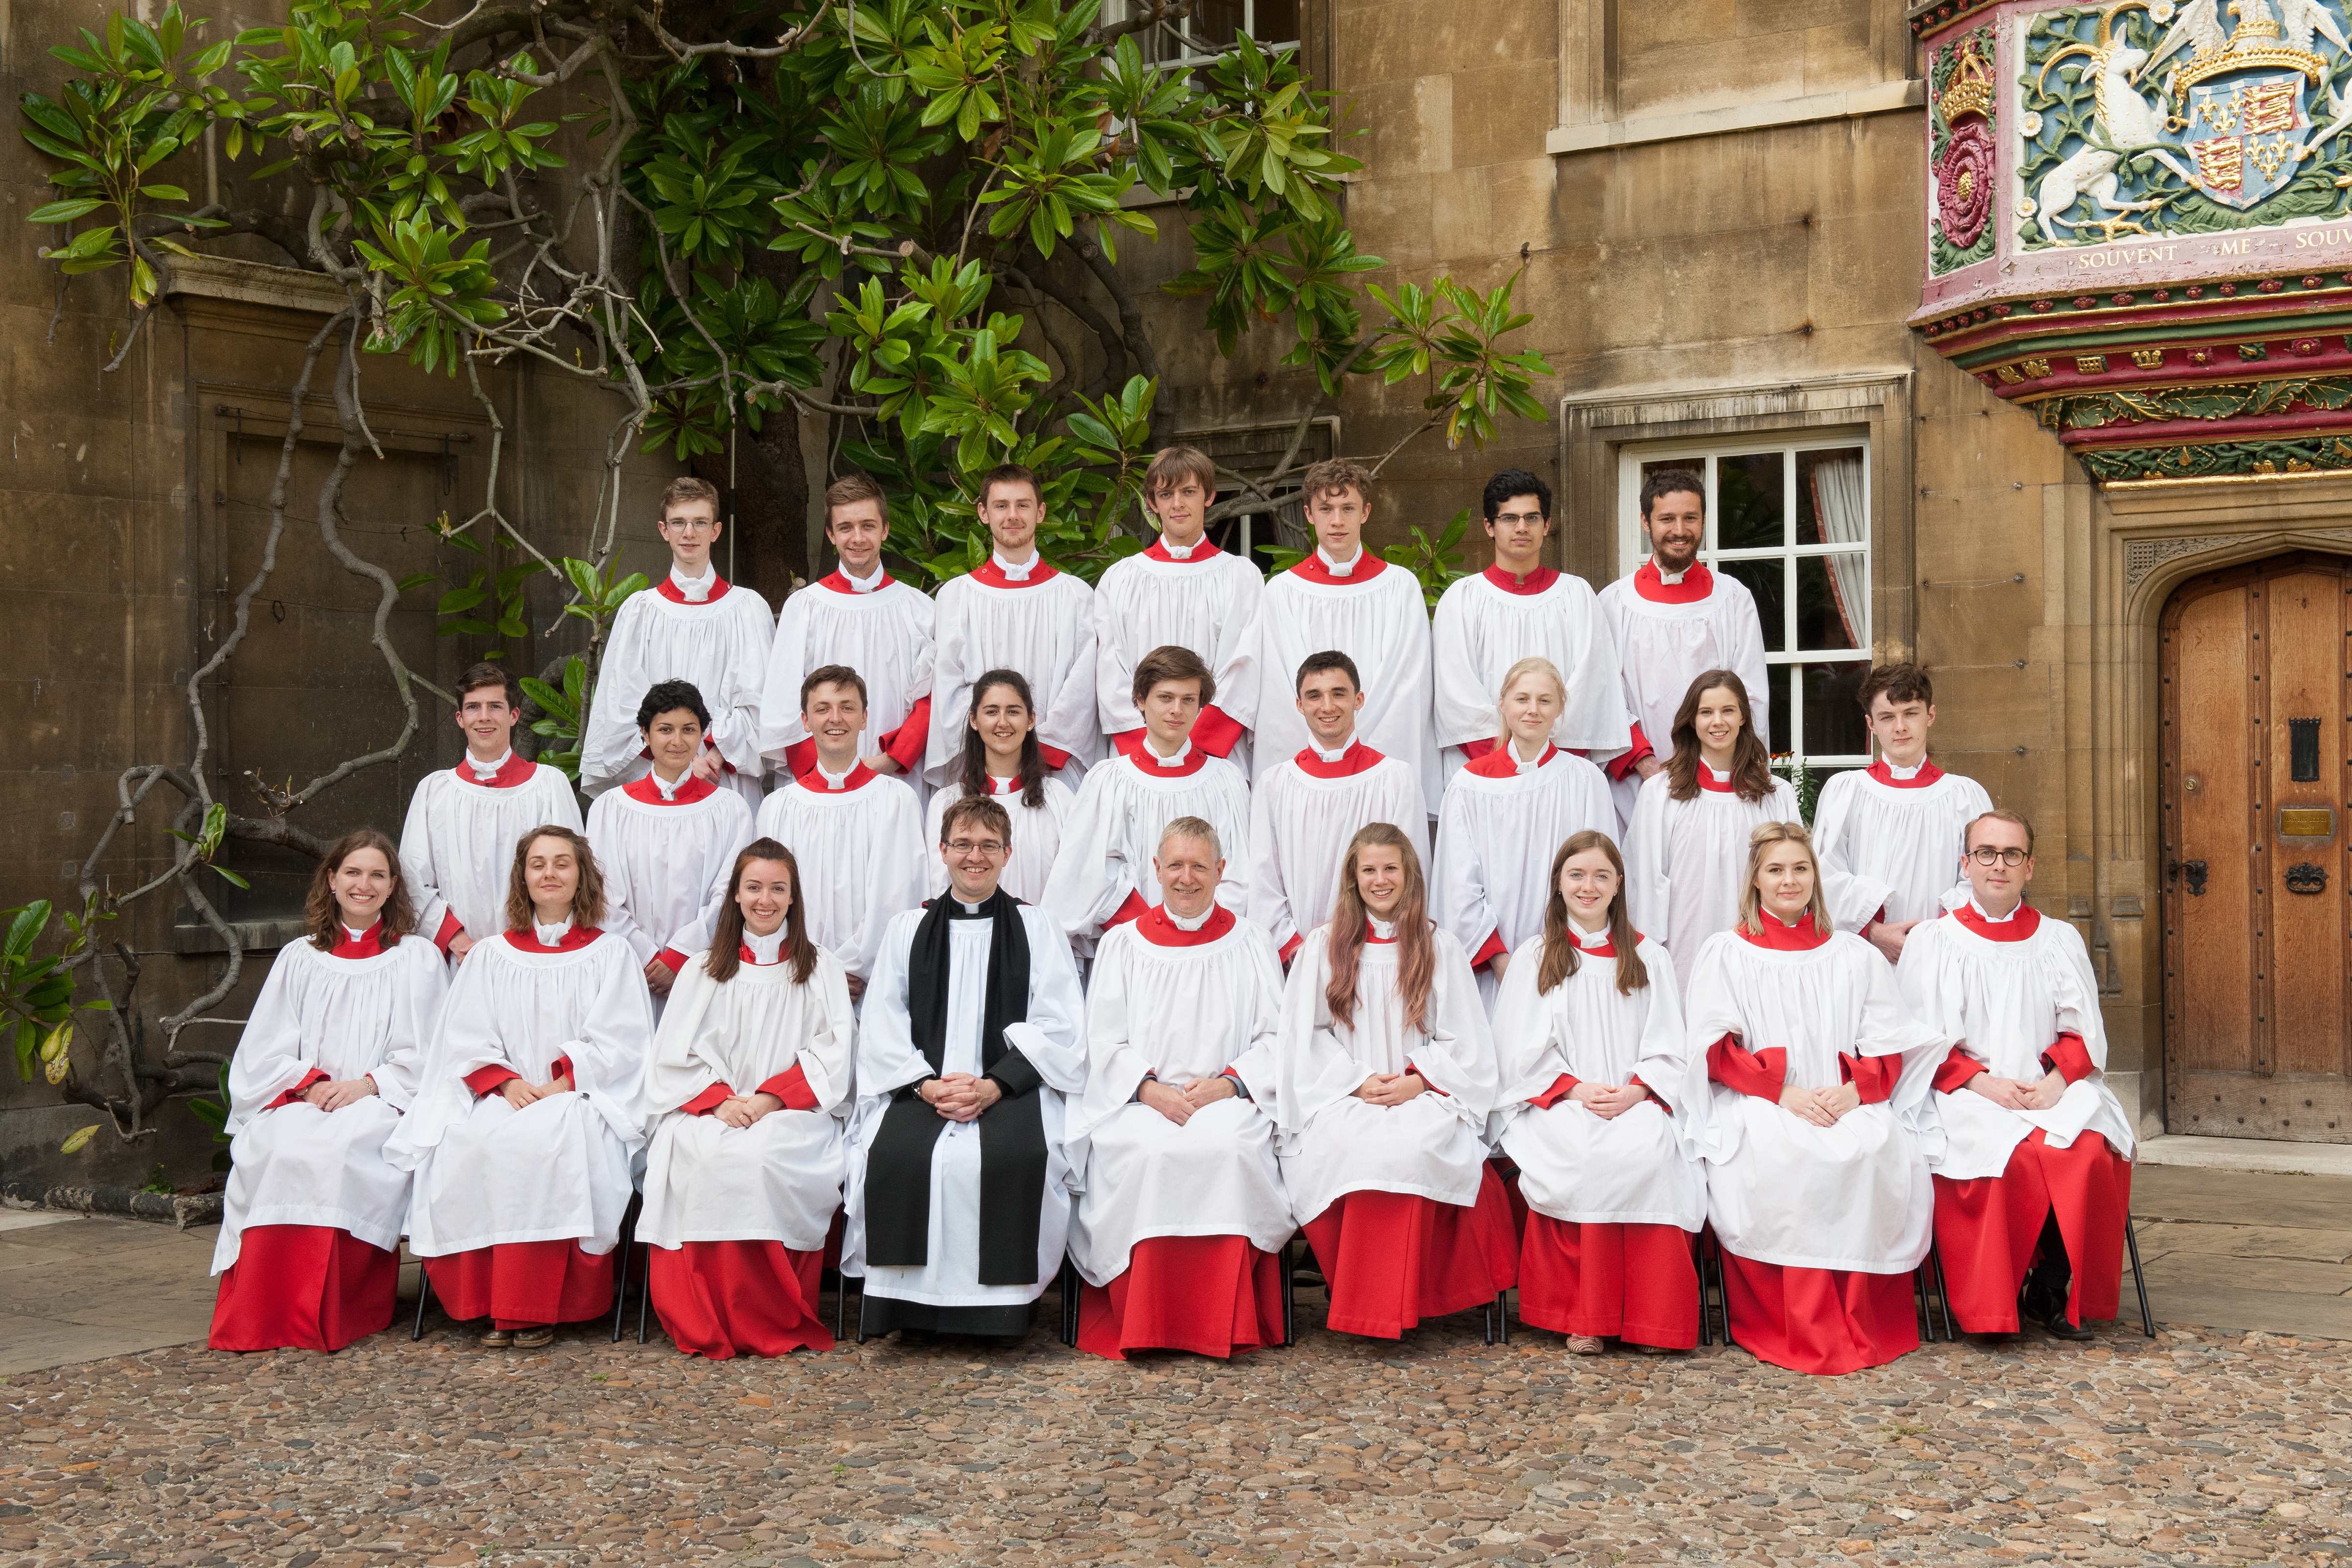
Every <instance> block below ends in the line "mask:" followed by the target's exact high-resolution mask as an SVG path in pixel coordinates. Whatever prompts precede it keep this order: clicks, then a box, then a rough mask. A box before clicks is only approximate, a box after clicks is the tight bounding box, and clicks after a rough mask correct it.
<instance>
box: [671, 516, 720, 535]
mask: <svg viewBox="0 0 2352 1568" xmlns="http://www.w3.org/2000/svg"><path fill="white" fill-rule="evenodd" d="M661 525H662V526H663V527H664V528H667V529H669V530H671V531H673V532H677V533H715V532H717V531H718V529H719V520H718V519H717V518H715V517H666V518H664V519H662V524H661Z"/></svg>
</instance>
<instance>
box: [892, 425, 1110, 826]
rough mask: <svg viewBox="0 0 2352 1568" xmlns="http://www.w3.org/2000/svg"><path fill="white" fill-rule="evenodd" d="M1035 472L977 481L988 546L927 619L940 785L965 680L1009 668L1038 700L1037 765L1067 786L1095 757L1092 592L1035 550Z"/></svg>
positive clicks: (934, 756) (934, 761) (1098, 741)
mask: <svg viewBox="0 0 2352 1568" xmlns="http://www.w3.org/2000/svg"><path fill="white" fill-rule="evenodd" d="M1044 495H1045V492H1044V490H1043V489H1041V488H1040V486H1039V484H1038V482H1037V476H1036V475H1035V474H1033V473H1031V472H1030V471H1029V470H1028V469H1027V468H1023V467H1021V466H1020V465H1019V464H1018V463H1007V464H1005V465H1004V466H1003V467H1002V468H993V469H991V470H990V471H989V472H988V473H987V474H986V475H985V476H984V477H983V478H982V479H981V481H980V517H981V521H982V522H984V523H986V524H987V525H988V532H989V537H990V538H991V539H992V540H993V541H994V542H995V545H996V549H995V551H994V552H993V553H992V554H991V555H990V556H989V558H988V559H987V560H986V561H983V562H982V563H980V564H979V565H978V566H977V567H974V568H973V569H972V570H971V571H970V572H968V573H966V574H964V575H962V576H961V577H950V579H948V581H947V582H946V583H945V584H941V585H940V595H939V608H938V611H937V612H936V615H935V616H934V619H933V626H934V627H935V629H936V635H937V639H938V640H937V642H936V644H935V652H934V654H933V666H932V675H931V698H932V701H931V737H930V749H929V752H928V763H927V766H928V768H929V775H930V782H931V783H932V784H934V785H937V784H943V783H945V782H946V780H947V776H948V774H949V773H950V772H951V771H952V770H953V769H954V767H955V764H956V759H957V758H959V757H961V755H962V754H963V733H962V731H963V719H964V715H965V714H966V713H967V712H969V711H970V710H971V687H972V683H973V682H974V681H975V680H977V679H980V677H981V676H982V674H984V673H986V672H987V671H989V670H992V669H1017V670H1019V671H1020V672H1021V674H1022V676H1023V677H1024V679H1027V681H1028V682H1029V689H1030V690H1031V691H1032V692H1033V693H1034V694H1035V696H1036V699H1037V704H1038V707H1037V742H1038V744H1039V745H1040V746H1042V747H1043V748H1044V750H1045V761H1046V763H1048V764H1049V765H1051V766H1052V767H1054V768H1055V769H1056V770H1057V771H1059V772H1060V773H1062V776H1063V778H1064V779H1065V780H1066V781H1067V782H1068V783H1069V784H1072V785H1074V786H1075V785H1076V783H1077V782H1078V779H1079V777H1080V776H1081V775H1082V774H1084V773H1085V772H1086V771H1087V768H1088V767H1090V766H1092V765H1093V763H1094V762H1095V760H1096V759H1097V758H1098V757H1100V756H1101V755H1102V729H1101V720H1100V719H1099V717H1098V716H1097V713H1096V711H1095V593H1094V590H1093V589H1092V588H1089V587H1087V584H1086V581H1085V579H1083V578H1080V577H1076V576H1073V575H1071V574H1069V573H1066V572H1062V571H1058V570H1056V569H1055V568H1054V567H1052V566H1050V565H1048V564H1046V562H1045V557H1044V556H1043V555H1040V554H1039V553H1038V552H1037V525H1038V524H1039V523H1041V522H1043V521H1045V500H1044Z"/></svg>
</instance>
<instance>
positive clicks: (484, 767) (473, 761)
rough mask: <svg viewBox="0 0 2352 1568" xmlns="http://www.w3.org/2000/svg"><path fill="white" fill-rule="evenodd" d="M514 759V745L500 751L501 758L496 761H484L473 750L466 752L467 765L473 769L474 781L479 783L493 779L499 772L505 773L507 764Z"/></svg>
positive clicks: (485, 782)
mask: <svg viewBox="0 0 2352 1568" xmlns="http://www.w3.org/2000/svg"><path fill="white" fill-rule="evenodd" d="M512 761H514V748H513V747H512V746H509V747H508V748H507V749H506V750H505V751H503V752H499V760H498V761H497V762H495V763H486V762H483V761H482V760H481V759H480V758H479V757H477V756H475V755H474V753H473V752H467V753H466V766H467V767H468V768H470V769H472V770H473V773H474V782H475V783H477V784H488V783H489V782H490V781H491V780H492V779H494V778H496V777H498V776H499V773H503V772H504V771H505V770H506V765H507V764H508V763H510V762H512Z"/></svg>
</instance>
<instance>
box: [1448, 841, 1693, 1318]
mask: <svg viewBox="0 0 2352 1568" xmlns="http://www.w3.org/2000/svg"><path fill="white" fill-rule="evenodd" d="M1551 888H1552V894H1551V897H1550V900H1549V907H1548V908H1547V909H1546V910H1545V918H1544V924H1543V929H1542V930H1540V931H1538V932H1537V933H1536V934H1535V935H1534V936H1532V937H1530V938H1528V940H1527V941H1526V942H1523V943H1522V944H1521V945H1520V947H1519V949H1518V958H1517V962H1515V963H1513V964H1512V965H1511V969H1510V973H1509V974H1508V975H1507V977H1506V978H1505V979H1504V982H1503V989H1502V996H1501V998H1500V1000H1499V1001H1498V1002H1497V1003H1496V1008H1495V1044H1496V1053H1497V1055H1498V1057H1499V1058H1500V1060H1501V1068H1502V1076H1501V1081H1502V1085H1503V1090H1502V1102H1503V1108H1502V1110H1501V1111H1500V1112H1499V1113H1498V1115H1497V1118H1496V1121H1497V1122H1498V1124H1499V1128H1500V1131H1501V1143H1502V1149H1503V1152H1505V1153H1507V1154H1508V1155H1509V1156H1510V1157H1511V1159H1512V1161H1513V1162H1514V1163H1516V1164H1517V1166H1518V1168H1519V1176H1518V1182H1519V1195H1520V1197H1521V1198H1522V1199H1524V1200H1525V1202H1526V1203H1527V1205H1528V1219H1527V1231H1526V1235H1525V1236H1524V1237H1522V1238H1521V1241H1520V1247H1519V1316H1520V1317H1521V1318H1523V1319H1525V1320H1526V1321H1528V1322H1530V1323H1533V1324H1534V1325H1535V1326H1536V1327H1538V1328H1541V1329H1551V1330H1554V1331H1558V1332H1559V1333H1563V1334H1566V1335H1567V1336H1568V1348H1569V1350H1570V1351H1571V1352H1574V1353H1575V1354H1578V1355H1599V1354H1600V1353H1601V1351H1602V1350H1603V1349H1604V1348H1605V1346H1604V1345H1603V1343H1602V1341H1603V1340H1604V1339H1623V1340H1625V1341H1626V1342H1628V1343H1631V1344H1634V1345H1637V1346H1640V1347H1641V1348H1643V1349H1644V1350H1689V1349H1690V1348H1691V1347H1692V1346H1694V1345H1696V1344H1697V1343H1698V1329H1699V1311H1698V1277H1697V1271H1696V1268H1694V1267H1693V1265H1692V1262H1691V1244H1692V1243H1693V1241H1695V1240H1696V1237H1697V1236H1698V1231H1699V1227H1700V1226H1702V1225H1704V1224H1705V1223H1706V1170H1705V1169H1704V1168H1703V1167H1702V1166H1701V1165H1700V1164H1699V1163H1698V1154H1697V1140H1696V1127H1697V1125H1698V1123H1699V1121H1700V1120H1701V1119H1702V1118H1704V1117H1705V1115H1706V1108H1707V1098H1708V1096H1707V1083H1706V1063H1705V1061H1704V1059H1703V1058H1697V1057H1694V1056H1693V1055H1692V1054H1691V1052H1690V1049H1689V1047H1688V1043H1687V1042H1686V1041H1685V1038H1684V1036H1683V1015H1682V1008H1681V1006H1680V1005H1679V1004H1678V1003H1677V1002H1676V1000H1675V988H1674V984H1673V977H1672V976H1671V975H1670V974H1669V973H1668V972H1667V968H1666V951H1665V949H1664V948H1663V947H1661V946H1659V945H1658V944H1657V943H1656V942H1652V941H1650V940H1649V939H1648V938H1647V937H1644V936H1643V935H1641V934H1640V933H1639V932H1637V931H1634V929H1633V919H1632V917H1631V916H1630V915H1628V914H1627V913H1626V910H1625V863H1624V861H1623V860H1622V859H1621V858H1619V857H1618V854H1617V846H1616V845H1615V844H1614V843H1613V842H1612V841H1611V839H1610V837H1609V836H1608V835H1607V834H1606V833H1601V832H1595V831H1593V830H1591V829H1587V830H1585V831H1583V832H1580V833H1578V834H1576V835H1575V836H1573V837H1570V839H1569V840H1568V841H1567V842H1566V843H1564V844H1562V845H1561V846H1560V847H1559V851H1558V853H1556V854H1555V855H1553V857H1552V862H1551Z"/></svg>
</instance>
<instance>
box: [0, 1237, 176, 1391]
mask: <svg viewBox="0 0 2352 1568" xmlns="http://www.w3.org/2000/svg"><path fill="white" fill-rule="evenodd" d="M5 1221H7V1222H12V1223H5V1224H0V1373H20V1372H30V1371H36V1370H38V1369H40V1368H43V1367H52V1366H63V1365H66V1364H68V1363H73V1362H82V1361H90V1360H94V1359H96V1358H98V1357H100V1356H117V1355H124V1354H128V1353H131V1352H137V1351H146V1350H153V1349H156V1348H158V1347H160V1346H163V1345H173V1344H185V1343H187V1342H191V1341H201V1340H203V1339H204V1337H205V1333H206V1331H208V1330H209V1328H210V1327H211V1323H212V1310H213V1282H212V1279H211V1278H210V1274H209V1270H210V1268H211V1267H212V1253H213V1243H214V1241H215V1239H217V1237H218V1236H219V1234H220V1233H219V1231H218V1230H217V1229H216V1228H215V1227H214V1226H204V1227H202V1228H200V1229H196V1230H188V1231H178V1230H173V1229H172V1228H171V1227H170V1226H162V1225H154V1224H151V1223H149V1222H147V1221H143V1220H129V1219H100V1218H84V1217H83V1216H81V1215H56V1214H49V1213H38V1212H37V1213H35V1214H31V1215H27V1214H23V1213H21V1212H11V1213H9V1214H7V1215H5Z"/></svg>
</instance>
